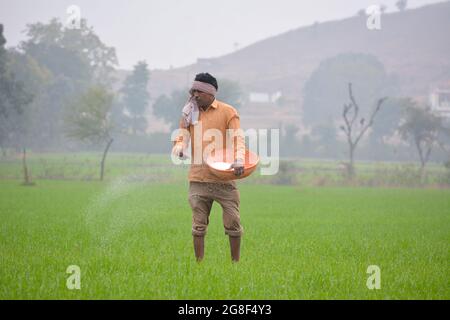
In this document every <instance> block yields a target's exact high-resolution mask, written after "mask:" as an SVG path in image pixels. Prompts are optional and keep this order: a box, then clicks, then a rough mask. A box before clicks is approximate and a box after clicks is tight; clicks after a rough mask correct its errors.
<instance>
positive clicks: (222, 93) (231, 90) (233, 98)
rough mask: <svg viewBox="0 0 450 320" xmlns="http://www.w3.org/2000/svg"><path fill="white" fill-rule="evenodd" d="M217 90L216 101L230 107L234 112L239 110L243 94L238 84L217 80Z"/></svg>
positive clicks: (226, 80)
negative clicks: (234, 109)
mask: <svg viewBox="0 0 450 320" xmlns="http://www.w3.org/2000/svg"><path fill="white" fill-rule="evenodd" d="M217 82H218V83H219V90H218V91H217V99H218V100H220V101H223V102H225V103H227V104H229V105H232V106H233V107H234V108H236V110H239V109H241V107H242V99H243V92H242V89H241V87H240V85H239V83H238V82H236V81H232V80H228V79H219V80H217Z"/></svg>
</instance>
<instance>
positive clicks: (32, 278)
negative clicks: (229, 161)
mask: <svg viewBox="0 0 450 320" xmlns="http://www.w3.org/2000/svg"><path fill="white" fill-rule="evenodd" d="M112 170H117V167H115V168H112ZM182 176H183V177H185V172H183V173H182ZM187 187H188V186H187V182H186V181H185V180H183V182H181V183H179V182H176V183H175V182H171V181H166V182H157V181H154V182H152V181H144V182H136V181H133V179H130V176H127V177H121V176H120V174H119V173H117V174H116V175H115V176H114V177H111V178H110V179H109V180H108V181H106V182H104V183H100V182H96V181H89V182H87V181H69V180H64V181H58V180H39V181H38V183H37V185H36V186H34V187H24V186H20V184H19V181H15V180H4V181H0V220H1V229H0V299H111V298H114V299H135V298H142V299H449V298H450V290H449V288H450V286H449V279H450V277H449V276H450V273H449V268H448V261H449V258H450V256H449V243H450V233H449V230H450V229H449V228H450V215H449V213H450V210H449V209H450V190H439V189H434V190H429V189H401V188H390V189H383V188H329V187H322V188H314V187H295V186H271V185H258V184H245V183H240V184H239V188H240V192H241V219H242V223H243V225H244V228H245V235H244V237H243V242H242V260H241V262H239V263H238V264H232V263H231V262H230V254H229V247H228V239H227V238H226V236H224V233H223V227H222V225H221V220H222V218H221V210H220V206H218V205H217V204H214V206H213V212H212V213H211V224H210V227H209V230H208V235H207V238H206V250H205V260H204V261H203V262H202V263H200V264H198V263H196V262H195V259H194V255H193V248H192V239H191V234H190V228H191V211H190V207H189V205H188V202H187ZM69 265H78V266H79V267H80V268H81V290H68V289H67V287H66V280H67V278H68V277H69V274H67V273H66V268H67V267H68V266H69ZM369 265H378V266H379V267H380V268H381V289H380V290H369V289H368V288H367V287H366V280H367V278H368V276H369V275H368V274H366V270H367V267H368V266H369Z"/></svg>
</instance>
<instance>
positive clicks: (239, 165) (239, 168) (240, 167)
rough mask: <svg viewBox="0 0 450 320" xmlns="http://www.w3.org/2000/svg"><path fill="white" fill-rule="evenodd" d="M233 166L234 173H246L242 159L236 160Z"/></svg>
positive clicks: (237, 174)
mask: <svg viewBox="0 0 450 320" xmlns="http://www.w3.org/2000/svg"><path fill="white" fill-rule="evenodd" d="M231 168H233V169H234V175H235V176H238V177H239V176H240V175H242V174H243V173H244V162H243V161H242V160H236V161H234V163H233V164H232V165H231Z"/></svg>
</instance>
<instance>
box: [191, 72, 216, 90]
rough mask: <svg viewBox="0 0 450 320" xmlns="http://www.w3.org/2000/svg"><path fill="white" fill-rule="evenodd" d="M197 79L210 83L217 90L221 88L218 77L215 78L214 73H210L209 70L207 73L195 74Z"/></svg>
mask: <svg viewBox="0 0 450 320" xmlns="http://www.w3.org/2000/svg"><path fill="white" fill-rule="evenodd" d="M195 81H200V82H205V83H209V84H211V85H212V86H214V88H216V90H218V89H219V86H218V85H217V80H216V78H214V77H213V76H212V75H210V74H209V73H208V72H205V73H199V74H197V75H196V76H195Z"/></svg>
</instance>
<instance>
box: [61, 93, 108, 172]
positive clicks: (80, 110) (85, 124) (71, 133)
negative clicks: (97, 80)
mask: <svg viewBox="0 0 450 320" xmlns="http://www.w3.org/2000/svg"><path fill="white" fill-rule="evenodd" d="M113 99H114V97H113V95H112V94H111V93H109V92H108V91H107V90H106V89H105V88H104V87H101V86H95V87H91V88H90V89H88V91H87V92H86V93H85V94H83V95H82V96H81V97H80V98H79V99H77V100H75V101H74V102H73V103H72V104H70V105H69V109H68V113H67V115H66V118H65V124H66V128H67V129H66V130H67V136H68V137H69V138H72V139H76V140H80V141H83V142H90V143H93V144H101V143H106V146H105V149H104V151H103V156H102V160H101V162H100V180H103V177H104V168H105V159H106V156H107V153H108V150H109V148H110V146H111V144H112V143H113V141H114V139H113V138H112V130H113V123H112V121H111V108H112V104H113Z"/></svg>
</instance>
